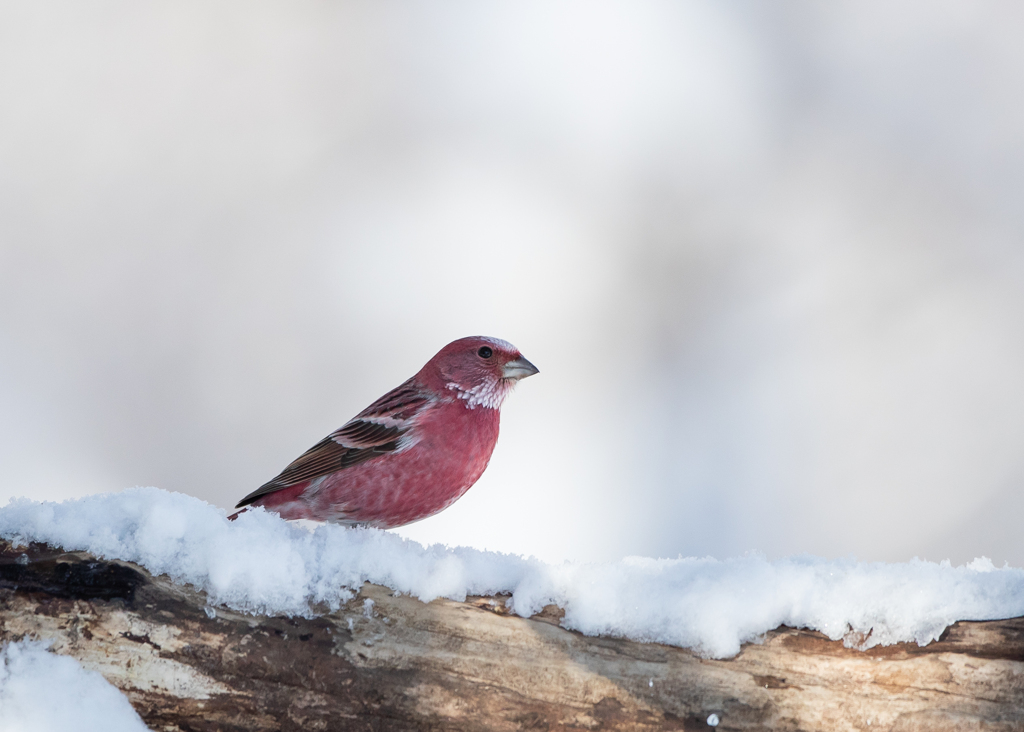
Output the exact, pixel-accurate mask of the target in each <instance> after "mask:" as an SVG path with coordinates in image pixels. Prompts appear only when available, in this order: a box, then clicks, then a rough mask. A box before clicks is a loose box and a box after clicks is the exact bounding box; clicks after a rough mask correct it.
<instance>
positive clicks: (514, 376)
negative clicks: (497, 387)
mask: <svg viewBox="0 0 1024 732" xmlns="http://www.w3.org/2000/svg"><path fill="white" fill-rule="evenodd" d="M539 371H540V369H539V368H537V367H536V366H534V365H533V364H532V363H530V362H529V361H527V360H526V359H525V358H523V357H522V356H520V357H519V358H517V359H516V360H515V361H509V362H508V363H507V364H505V365H504V366H502V367H501V376H502V378H504V379H511V380H512V381H519V380H520V379H525V378H526V377H527V376H533V375H534V374H536V373H538V372H539Z"/></svg>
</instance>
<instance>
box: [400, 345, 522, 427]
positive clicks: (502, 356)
mask: <svg viewBox="0 0 1024 732" xmlns="http://www.w3.org/2000/svg"><path fill="white" fill-rule="evenodd" d="M537 371H538V369H537V367H536V366H534V365H533V364H532V363H530V362H529V361H527V360H526V359H525V358H523V354H521V353H520V352H519V349H518V348H516V347H515V346H513V345H512V344H511V343H509V342H508V341H503V340H501V339H500V338H487V337H486V336H470V337H469V338H460V339H459V340H457V341H452V342H451V343H449V344H448V345H447V346H445V347H444V348H442V349H441V350H440V351H438V353H437V355H436V356H434V357H433V358H432V359H430V360H429V361H428V362H427V365H426V366H424V367H423V368H422V369H421V370H420V373H419V375H418V377H419V378H420V380H421V381H423V382H424V383H425V384H427V385H428V386H430V387H432V388H434V389H435V390H437V391H438V392H452V393H454V394H455V396H457V397H458V398H460V399H463V400H465V402H466V406H467V407H469V408H470V409H474V408H476V407H478V406H482V407H487V408H490V409H497V408H498V407H500V406H501V403H502V401H503V400H504V399H505V397H506V396H507V395H508V392H509V391H511V390H512V387H513V386H515V383H516V382H517V381H519V379H525V378H526V377H527V376H532V375H533V374H535V373H537Z"/></svg>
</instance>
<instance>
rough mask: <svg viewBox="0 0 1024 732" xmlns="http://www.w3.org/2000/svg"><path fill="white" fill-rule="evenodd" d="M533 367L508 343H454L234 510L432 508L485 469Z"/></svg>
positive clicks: (354, 513)
mask: <svg viewBox="0 0 1024 732" xmlns="http://www.w3.org/2000/svg"><path fill="white" fill-rule="evenodd" d="M535 373H537V367H536V366H534V365H533V364H532V363H530V362H529V361H527V360H526V359H525V358H523V355H522V354H521V353H519V350H518V349H517V348H516V347H515V346H513V345H512V344H511V343H508V342H507V341H503V340H500V339H498V338H485V337H483V336H474V337H470V338H460V339H459V340H457V341H453V342H452V343H449V344H448V345H447V346H445V347H444V348H442V349H441V350H440V351H439V352H438V354H437V355H436V356H434V357H433V358H432V359H430V360H429V361H427V364H426V365H425V366H424V367H423V368H422V369H420V371H419V373H418V374H416V375H415V376H413V377H412V378H411V379H409V380H408V381H406V382H405V383H404V384H402V385H401V386H399V387H398V388H397V389H394V390H392V391H390V392H388V393H387V394H385V395H384V396H382V397H381V398H380V399H378V400H377V401H375V402H374V403H373V404H371V405H370V406H368V407H367V408H366V409H364V410H363V411H362V412H360V413H359V414H357V415H356V416H355V418H353V419H352V420H350V421H349V422H347V423H346V424H345V425H344V426H343V427H341V429H339V430H336V431H334V432H332V433H331V434H329V435H328V436H327V437H325V438H324V439H323V440H321V441H320V442H318V443H317V444H316V445H314V446H313V447H312V448H310V449H309V450H307V451H306V452H305V453H303V454H302V455H301V456H300V457H299V458H298V459H297V460H295V462H293V463H292V464H291V465H289V466H288V467H287V468H285V469H284V470H283V471H282V472H281V474H280V475H278V476H277V477H276V478H274V479H273V480H272V481H270V482H269V483H266V484H264V485H262V486H260V487H259V488H258V489H256V490H255V491H253V492H252V493H250V494H249V495H247V496H246V497H245V498H243V499H242V500H241V501H239V502H238V505H237V506H235V508H243V507H246V506H263V507H264V508H266V509H268V510H271V511H276V512H277V513H279V514H281V516H283V517H284V518H286V519H315V520H318V521H334V522H337V523H343V524H364V525H368V526H377V527H379V528H382V529H389V528H393V527H395V526H402V525H403V524H408V523H411V522H413V521H419V520H420V519H423V518H426V517H427V516H432V515H434V514H435V513H437V512H438V511H443V510H444V509H446V508H448V506H450V505H452V504H453V503H454V502H455V501H457V500H458V499H459V498H461V497H462V495H463V494H464V493H465V492H466V491H468V490H469V488H470V486H472V485H473V484H474V483H476V481H477V479H478V478H479V477H480V476H481V475H482V474H483V472H484V469H485V468H486V467H487V462H488V461H489V460H490V459H491V452H492V451H493V450H494V445H495V443H496V442H497V441H498V409H499V408H500V407H501V403H502V402H503V401H504V400H505V397H506V396H508V393H509V392H510V391H512V387H513V386H515V383H516V382H517V381H519V379H524V378H526V377H527V376H532V375H533V374H535ZM237 515H238V514H234V515H233V516H231V518H235V517H236V516H237Z"/></svg>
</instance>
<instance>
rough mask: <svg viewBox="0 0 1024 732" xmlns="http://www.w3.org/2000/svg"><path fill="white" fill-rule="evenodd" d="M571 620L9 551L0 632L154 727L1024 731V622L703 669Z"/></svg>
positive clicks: (371, 591)
mask: <svg viewBox="0 0 1024 732" xmlns="http://www.w3.org/2000/svg"><path fill="white" fill-rule="evenodd" d="M560 616H561V613H560V611H558V610H557V608H554V607H553V606H552V607H549V608H546V609H545V611H544V612H542V613H541V614H540V615H538V616H535V617H533V618H530V619H525V618H520V617H517V616H515V615H511V614H509V613H507V612H506V611H505V608H504V598H502V597H497V598H490V597H473V598H469V599H468V600H467V601H466V602H453V601H450V600H435V601H434V602H431V603H422V602H420V601H419V600H416V599H413V598H409V597H400V596H399V597H396V596H394V594H393V593H392V592H391V591H390V590H388V589H386V588H384V587H379V586H375V585H369V584H367V585H365V586H364V587H363V588H362V590H361V591H360V593H359V596H358V597H356V598H355V599H353V600H352V601H351V602H349V603H348V605H346V606H345V607H343V608H342V609H341V610H340V611H338V612H335V613H331V614H329V615H324V616H321V617H317V618H312V619H305V618H288V617H263V616H248V615H244V614H240V613H237V612H234V611H231V610H227V609H225V608H221V607H217V608H211V607H209V606H208V605H207V603H206V599H205V597H204V595H203V594H202V593H200V592H196V591H195V590H193V589H192V588H190V587H185V586H181V585H176V584H174V583H172V582H171V581H170V580H168V579H167V578H166V577H153V576H151V575H150V574H149V573H148V572H146V571H145V570H144V569H142V568H140V567H138V566H136V565H132V564H129V563H124V562H112V561H100V560H97V559H95V558H94V557H91V556H89V555H88V554H85V553H80V552H63V551H60V550H56V549H53V548H51V547H47V546H44V545H32V546H31V547H27V548H25V547H19V548H12V547H11V546H10V545H9V544H5V543H2V542H0V641H3V642H7V641H14V640H20V639H22V638H34V639H47V640H50V641H52V646H51V650H53V651H54V652H56V653H61V654H67V655H69V656H73V657H74V658H76V659H78V660H79V661H80V662H81V663H82V664H83V665H84V666H85V667H86V668H89V669H93V670H96V671H99V672H100V673H101V674H103V676H104V677H106V678H107V680H108V681H110V682H111V683H112V684H114V686H116V687H118V688H119V689H121V690H122V691H123V692H124V693H125V694H127V696H128V698H129V700H130V701H131V703H132V705H133V706H134V707H135V709H136V710H137V711H138V712H139V714H140V715H141V716H142V718H143V720H144V721H145V722H146V724H147V725H148V726H149V727H150V728H151V729H154V730H167V731H169V732H170V731H178V730H181V731H186V730H187V731H189V732H192V731H198V730H268V731H270V730H335V729H344V730H349V729H352V730H361V729H366V730H406V729H408V730H420V729H437V730H516V729H560V730H562V729H564V730H570V729H580V730H582V729H589V730H663V729H669V730H671V729H676V730H680V729H686V730H702V729H710V727H709V723H708V719H709V717H710V716H711V715H712V714H714V715H717V718H718V721H719V724H718V729H720V730H844V731H845V730H899V731H900V732H909V731H910V730H1007V731H1008V730H1024V618H1016V619H1012V620H1001V621H991V622H959V623H956V624H955V625H953V626H951V627H950V628H949V629H948V630H947V631H946V632H945V634H943V636H942V638H941V639H940V640H939V641H937V642H935V643H932V644H930V645H928V646H925V647H918V646H917V645H915V644H905V643H904V644H899V645H895V646H889V647H885V648H872V649H870V650H868V651H858V650H854V649H852V648H847V647H845V646H844V645H843V643H842V642H838V641H830V640H828V639H827V638H825V637H824V636H823V635H821V634H820V633H817V632H814V631H808V630H799V629H795V628H786V627H781V628H778V629H776V630H774V631H772V632H770V633H768V634H766V636H765V638H764V640H763V642H761V643H757V644H748V645H746V646H744V647H743V649H742V651H741V652H740V654H739V655H737V656H736V657H735V658H731V659H728V660H708V659H703V658H700V657H699V656H696V655H695V654H693V653H692V652H690V651H687V650H685V649H681V648H674V647H670V646H663V645H657V644H643V643H635V642H632V641H628V640H623V639H620V638H596V637H587V636H583V635H580V634H578V633H575V632H571V631H568V630H565V629H563V628H561V627H559V626H558V621H559V619H560ZM712 721H714V719H712Z"/></svg>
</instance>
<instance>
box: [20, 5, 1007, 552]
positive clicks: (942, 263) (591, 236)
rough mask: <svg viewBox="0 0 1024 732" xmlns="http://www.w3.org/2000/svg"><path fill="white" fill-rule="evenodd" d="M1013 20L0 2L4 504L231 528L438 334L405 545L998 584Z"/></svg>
mask: <svg viewBox="0 0 1024 732" xmlns="http://www.w3.org/2000/svg"><path fill="white" fill-rule="evenodd" d="M1021 38H1024V9H1022V6H1021V5H1019V4H1013V3H1009V2H1007V3H986V2H975V1H973V0H972V1H971V2H966V1H965V2H958V3H943V2H919V3H906V2H902V3H901V2H896V3H894V2H874V3H868V2H847V3H811V2H807V3H771V4H760V3H746V2H717V1H716V2H703V3H698V2H695V3H682V2H672V3H657V2H636V1H635V0H628V1H625V0H624V1H623V2H621V3H608V2H593V1H588V2H578V3H566V2H548V1H544V2H522V1H520V0H517V1H516V2H508V3H489V2H480V1H479V0H472V1H469V0H467V1H465V2H408V1H402V2H380V1H378V0H374V1H373V2H359V3H353V2H346V3H338V2H324V1H322V0H317V1H316V2H294V1H289V2H281V3H260V2H248V1H247V2H237V3H233V2H210V1H209V0H202V1H201V2H177V1H175V2H152V3H137V2H129V1H127V0H124V1H112V2H80V1H78V0H75V1H73V2H70V1H69V2H56V3H54V2H44V1H40V0H31V1H30V2H24V3H18V2H3V3H0V466H2V474H3V480H2V481H0V501H4V500H6V498H7V497H9V496H14V495H29V496H33V497H37V498H63V497H69V496H77V495H84V494H88V493H92V492H98V491H109V490H120V489H122V488H124V487H127V486H132V485H156V486H160V487H163V488H166V489H169V490H175V491H182V492H186V493H190V494H192V495H195V496H199V497H202V498H204V499H206V500H208V501H211V502H212V503H215V504H217V505H219V506H223V507H227V506H230V505H232V504H233V503H234V502H235V501H236V500H237V499H238V498H240V497H241V496H243V495H244V494H246V493H248V492H249V491H250V490H252V489H253V488H255V487H256V486H258V485H259V484H260V483H262V482H264V481H265V480H267V479H269V478H270V477H272V476H273V475H274V474H275V473H277V471H278V470H279V469H281V468H282V467H283V466H284V465H285V464H286V463H288V462H289V461H290V460H291V459H293V458H294V457H296V456H297V455H298V454H299V453H300V452H302V451H303V450H304V449H306V448H307V447H309V446H310V445H312V444H313V443H314V442H316V441H317V440H319V439H320V438H321V437H322V436H323V435H324V434H326V433H327V432H328V431H330V430H331V429H334V428H335V427H337V426H339V425H340V424H342V423H343V422H344V421H345V420H347V419H348V418H349V417H350V416H352V415H353V414H354V413H355V412H356V411H358V410H359V409H361V408H363V407H364V406H366V404H368V403H369V402H370V401H372V400H373V399H375V398H377V397H378V396H380V395H381V394H382V393H383V392H385V391H386V390H388V389H389V388H391V387H393V386H395V385H397V384H398V383H399V382H401V381H402V380H404V379H405V378H407V377H408V376H409V375H411V374H412V373H413V372H415V371H416V370H417V369H418V368H419V367H420V366H421V365H422V363H423V362H424V361H426V360H427V358H429V357H430V356H431V355H432V354H433V353H434V352H435V351H436V350H437V349H438V348H440V347H441V346H442V345H444V344H445V343H446V342H448V341H449V340H452V339H454V338H457V337H460V336H464V335H470V334H478V333H480V334H487V335H495V336H499V337H502V338H506V339H509V340H511V341H512V342H514V343H515V344H516V345H518V346H519V347H520V348H521V349H522V350H523V352H524V353H525V354H526V355H527V357H529V358H530V359H532V360H533V361H534V362H535V363H536V364H537V365H538V366H539V367H540V368H541V374H540V375H539V376H537V377H536V378H533V379H530V380H529V381H526V382H524V383H523V384H521V385H520V387H519V388H518V390H517V391H516V393H515V394H514V395H513V396H512V398H511V400H510V401H509V402H507V403H506V407H505V410H504V416H503V422H502V430H503V432H502V439H501V441H500V443H499V445H498V449H497V451H496V453H495V457H494V459H493V461H492V464H491V467H490V469H489V470H488V473H487V474H486V475H485V476H484V478H483V479H482V480H481V481H480V482H479V483H478V484H477V486H476V487H475V488H474V489H473V490H472V491H470V493H469V494H468V495H467V496H466V497H465V498H464V499H462V501H460V502H459V503H458V504H456V505H455V506H454V507H453V508H451V509H449V510H448V511H447V512H445V513H444V514H442V515H440V516H438V517H435V518H433V519H430V520H428V521H425V522H422V523H420V524H417V525H414V526H412V527H409V528H408V529H406V530H403V532H402V533H404V534H405V535H408V536H411V537H415V538H417V539H420V540H426V541H443V542H445V543H449V544H469V545H474V546H479V547H487V548H492V549H500V550H504V551H512V552H517V553H525V554H536V555H537V556H540V557H543V558H547V559H559V558H566V557H567V558H578V559H602V560H603V559H614V558H618V557H621V556H623V555H626V554H645V555H655V556H676V555H678V554H683V555H705V554H711V555H715V556H719V557H725V556H730V555H736V554H740V553H742V552H744V551H747V550H760V551H763V552H765V553H767V554H768V555H769V556H773V557H774V556H780V555H787V554H793V553H799V552H810V553H814V554H818V555H822V556H826V557H834V556H838V555H847V554H854V555H856V556H857V557H858V558H861V559H869V560H874V559H886V560H906V559H908V558H910V557H912V556H914V555H918V556H922V557H926V558H929V559H934V560H937V559H944V558H950V559H951V560H953V561H954V562H962V561H964V560H969V559H971V558H973V557H975V556H978V555H982V554H984V555H987V556H989V557H991V558H992V559H993V560H995V561H996V562H997V563H1001V562H1003V561H1004V560H1009V561H1010V562H1011V563H1012V564H1015V565H1022V564H1024V541H1022V540H1021V539H1020V533H1021V532H1020V527H1021V524H1022V519H1024V500H1022V498H1021V488H1022V480H1024V451H1022V445H1024V386H1022V374H1024V258H1022V253H1024V250H1022V236H1024V206H1022V200H1024V199H1022V194H1024V133H1022V130H1024V43H1022V42H1021Z"/></svg>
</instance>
